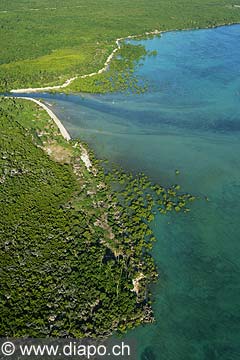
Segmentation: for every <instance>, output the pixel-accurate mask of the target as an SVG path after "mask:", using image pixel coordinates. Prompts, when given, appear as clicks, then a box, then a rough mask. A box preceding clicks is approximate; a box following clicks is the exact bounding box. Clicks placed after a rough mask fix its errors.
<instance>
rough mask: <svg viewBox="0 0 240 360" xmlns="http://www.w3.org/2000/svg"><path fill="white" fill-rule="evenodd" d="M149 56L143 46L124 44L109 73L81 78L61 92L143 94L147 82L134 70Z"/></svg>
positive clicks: (110, 65) (112, 62)
mask: <svg viewBox="0 0 240 360" xmlns="http://www.w3.org/2000/svg"><path fill="white" fill-rule="evenodd" d="M146 55H147V51H146V50H145V48H144V47H143V46H141V45H137V46H135V45H130V44H124V45H123V46H122V47H121V49H119V51H118V54H117V56H115V57H114V58H113V60H112V61H111V63H110V64H109V68H108V71H107V72H103V73H101V74H97V75H94V76H92V77H86V78H82V79H81V78H79V79H77V80H76V81H74V82H73V83H72V84H71V85H69V86H68V87H67V88H65V89H62V90H61V91H63V92H65V93H72V92H89V93H95V94H96V93H108V92H116V91H122V92H124V93H127V91H131V92H135V93H141V92H144V91H145V90H146V88H147V84H146V81H144V80H142V79H140V78H139V77H136V76H134V69H135V68H136V66H137V65H139V61H140V60H141V59H143V58H144V57H145V56H146Z"/></svg>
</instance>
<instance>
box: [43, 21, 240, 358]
mask: <svg viewBox="0 0 240 360" xmlns="http://www.w3.org/2000/svg"><path fill="white" fill-rule="evenodd" d="M239 40H240V26H238V25H236V26H230V27H222V28H217V29H211V30H198V31H187V32H186V31H185V32H172V33H166V34H164V35H163V36H162V38H154V39H151V40H145V41H141V42H131V43H137V44H139V43H140V44H144V45H145V46H146V48H147V50H149V51H152V50H155V49H156V50H157V51H158V54H157V56H151V57H147V58H146V60H145V61H144V63H143V66H141V67H139V68H138V69H137V70H136V74H135V75H137V76H141V77H144V78H145V79H147V80H148V82H149V89H148V91H147V92H146V93H145V94H141V95H136V94H135V95H128V96H126V95H124V94H109V95H104V96H85V98H84V99H83V98H81V97H78V96H68V97H65V96H63V95H46V94H45V95H44V94H43V95H41V96H42V97H43V98H45V99H47V101H48V102H50V103H51V102H52V103H54V106H53V108H54V110H55V111H56V113H57V114H59V116H60V117H61V118H62V120H63V122H64V124H65V126H66V127H67V129H68V130H69V131H70V132H71V134H72V135H73V136H80V137H81V138H82V139H83V140H85V141H87V142H88V143H89V145H90V146H91V147H93V148H94V150H95V151H96V153H97V154H98V156H99V157H100V158H103V157H106V158H108V159H110V160H113V161H114V162H117V163H119V164H121V165H122V166H123V167H124V168H125V169H127V170H132V171H139V170H140V171H144V172H145V173H146V174H148V175H150V177H151V178H152V179H153V180H154V181H157V182H159V183H162V184H163V185H166V184H172V183H178V184H180V185H181V186H182V189H183V191H187V192H190V193H193V194H195V195H199V196H201V200H200V201H197V202H195V203H194V204H193V206H192V210H191V212H190V213H189V214H180V215H178V216H176V215H175V214H173V213H171V214H170V215H167V216H165V217H163V216H161V217H160V216H159V218H157V219H156V221H155V222H154V225H153V229H154V234H155V235H156V237H157V243H156V245H155V247H154V250H153V253H154V257H155V260H156V262H157V265H158V269H159V273H160V280H159V282H158V283H157V284H156V285H154V286H153V294H154V299H155V301H154V304H153V308H154V311H155V318H156V322H155V324H153V325H147V326H144V327H140V328H137V329H136V330H134V331H132V332H131V333H129V334H128V335H127V338H131V337H133V338H135V339H137V342H138V344H139V345H138V350H139V355H138V358H139V359H141V360H145V359H152V360H153V359H157V360H190V359H191V360H193V359H196V360H203V359H204V360H205V359H206V360H215V359H216V360H231V359H238V358H239V355H240V329H239V321H240V312H239V303H240V284H239V275H240V271H239V270H240V256H239V254H240V251H239V250H240V242H239V238H240V236H239V230H240V225H239V214H240V205H239V196H240V158H239V154H240V141H239V140H240V97H239V96H240V95H239V94H240V78H239V74H240V64H239V57H240V48H239ZM176 169H179V170H180V174H179V175H176V173H175V170H176ZM208 200H209V201H208Z"/></svg>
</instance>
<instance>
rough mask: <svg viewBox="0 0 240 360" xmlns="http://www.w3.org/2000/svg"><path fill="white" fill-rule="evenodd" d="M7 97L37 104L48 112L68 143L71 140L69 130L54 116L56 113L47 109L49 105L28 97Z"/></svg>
mask: <svg viewBox="0 0 240 360" xmlns="http://www.w3.org/2000/svg"><path fill="white" fill-rule="evenodd" d="M5 97H6V98H10V99H24V100H29V101H32V102H34V103H35V104H37V105H38V106H40V107H41V108H42V109H44V110H45V111H46V112H47V114H48V115H49V116H50V118H51V119H52V120H53V121H54V123H55V124H56V125H57V127H58V129H59V131H60V133H61V135H62V137H63V138H64V139H65V140H67V141H69V140H71V136H70V134H69V132H68V131H67V129H66V128H65V127H64V125H63V124H62V122H61V120H60V119H59V118H58V117H57V115H55V114H54V112H53V111H52V110H50V109H49V108H48V107H47V105H45V104H44V103H42V102H41V101H40V100H37V99H34V98H31V97H26V96H5Z"/></svg>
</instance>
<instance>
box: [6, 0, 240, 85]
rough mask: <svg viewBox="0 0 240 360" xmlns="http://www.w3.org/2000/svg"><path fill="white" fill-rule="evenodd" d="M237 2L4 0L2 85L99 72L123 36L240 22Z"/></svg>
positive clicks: (57, 80)
mask: <svg viewBox="0 0 240 360" xmlns="http://www.w3.org/2000/svg"><path fill="white" fill-rule="evenodd" d="M237 4H238V5H240V1H239V0H234V1H233V0H232V1H229V0H211V1H209V0H172V1H168V0H137V1H130V0H121V1H118V0H101V1H99V0H89V1H87V2H86V1H84V0H68V1H66V0H65V1H64V0H41V1H37V0H24V1H17V0H12V1H7V0H1V4H0V24H1V26H0V40H1V49H0V89H1V90H10V89H12V88H20V87H33V86H34V87H36V86H46V85H55V84H59V83H63V82H64V80H66V79H68V78H69V77H72V76H74V75H82V74H86V73H91V72H93V71H96V70H98V69H100V68H102V67H103V64H104V62H105V61H106V59H107V57H108V55H109V54H110V53H111V52H112V50H113V49H114V47H115V46H116V44H115V40H116V38H119V37H125V36H128V35H130V34H142V33H144V32H146V31H151V30H155V29H158V30H172V29H185V28H199V27H212V26H216V25H221V24H228V23H235V22H239V20H240V8H239V7H237V6H235V5H237ZM90 86H92V85H91V84H90ZM84 87H85V88H86V84H85V85H84ZM77 88H78V87H77Z"/></svg>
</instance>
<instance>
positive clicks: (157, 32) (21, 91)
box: [10, 23, 239, 94]
mask: <svg viewBox="0 0 240 360" xmlns="http://www.w3.org/2000/svg"><path fill="white" fill-rule="evenodd" d="M232 25H239V23H228V24H226V23H225V24H219V25H214V26H209V27H205V28H199V27H196V28H186V29H172V30H157V29H156V30H153V31H150V32H145V33H143V34H138V35H129V36H126V37H120V38H117V39H116V41H115V43H116V45H117V47H116V48H115V49H114V50H113V51H112V53H111V54H110V55H109V56H108V58H107V60H106V61H105V63H104V66H103V67H102V68H101V69H100V70H98V71H96V72H93V73H90V74H85V75H80V76H74V77H72V78H70V79H68V80H66V81H65V82H64V83H63V84H62V85H54V86H46V87H39V88H26V89H12V90H10V93H16V94H24V93H34V92H44V91H52V90H59V89H64V88H66V87H67V86H68V85H70V84H71V83H72V82H73V81H74V80H76V79H85V78H88V77H92V76H95V75H98V74H102V73H103V72H105V71H107V69H108V65H109V64H110V62H111V60H112V58H113V57H114V55H115V53H116V52H117V51H118V50H119V49H120V48H121V44H120V43H121V41H124V40H127V39H137V38H144V37H145V36H152V35H153V36H154V35H161V34H164V33H168V32H174V31H194V30H208V29H216V28H219V27H222V26H232Z"/></svg>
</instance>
